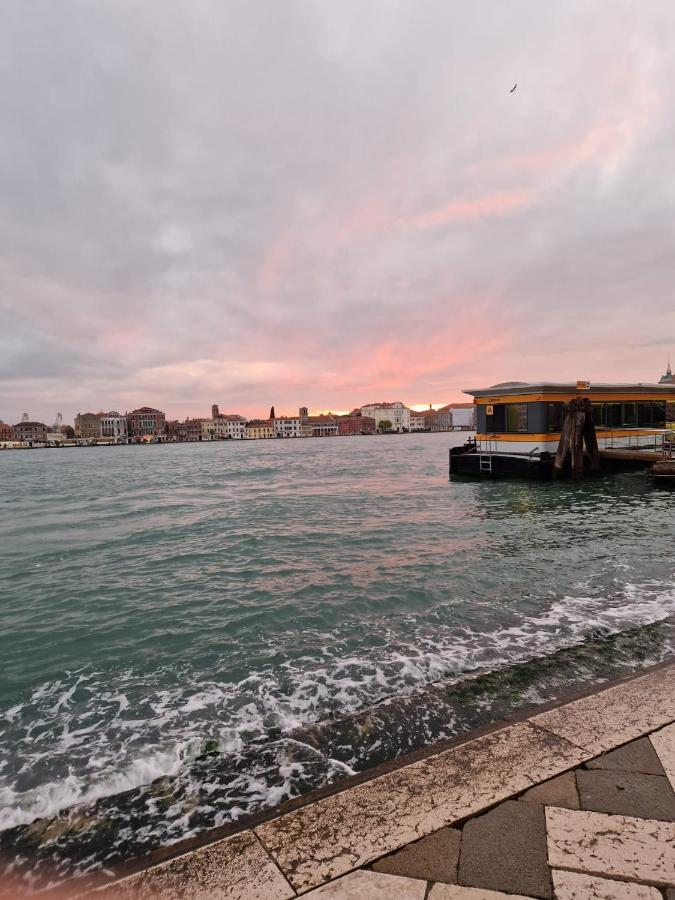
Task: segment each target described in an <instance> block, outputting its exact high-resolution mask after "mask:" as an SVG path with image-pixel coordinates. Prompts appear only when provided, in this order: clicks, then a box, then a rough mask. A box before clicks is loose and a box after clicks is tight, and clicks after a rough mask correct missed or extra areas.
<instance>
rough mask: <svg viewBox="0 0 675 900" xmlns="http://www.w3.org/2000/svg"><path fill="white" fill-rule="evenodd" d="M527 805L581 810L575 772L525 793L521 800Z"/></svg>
mask: <svg viewBox="0 0 675 900" xmlns="http://www.w3.org/2000/svg"><path fill="white" fill-rule="evenodd" d="M518 799H519V800H522V801H524V802H526V803H544V804H545V805H546V806H562V807H564V808H565V809H580V808H581V807H580V804H579V794H578V792H577V780H576V776H575V774H574V772H565V773H564V774H563V775H558V776H557V777H556V778H552V779H551V780H550V781H545V782H544V783H543V784H538V785H536V786H535V787H533V788H530V789H529V791H525V793H524V794H522V795H521V796H520V797H519V798H518Z"/></svg>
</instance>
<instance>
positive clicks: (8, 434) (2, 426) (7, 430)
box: [0, 419, 12, 441]
mask: <svg viewBox="0 0 675 900" xmlns="http://www.w3.org/2000/svg"><path fill="white" fill-rule="evenodd" d="M11 440H12V426H11V425H8V424H7V423H6V422H3V421H2V419H0V441H11Z"/></svg>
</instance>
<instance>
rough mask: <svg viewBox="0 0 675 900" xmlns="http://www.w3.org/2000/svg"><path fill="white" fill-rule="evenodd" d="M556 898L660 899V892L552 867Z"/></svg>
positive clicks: (650, 888) (604, 899)
mask: <svg viewBox="0 0 675 900" xmlns="http://www.w3.org/2000/svg"><path fill="white" fill-rule="evenodd" d="M552 875H553V887H554V888H555V896H556V900H662V897H661V892H660V891H659V890H657V889H656V888H654V887H648V885H646V884H635V883H633V882H629V881H610V880H609V879H608V878H598V877H597V876H596V875H583V874H582V873H580V872H564V871H562V870H559V869H554V870H553V872H552Z"/></svg>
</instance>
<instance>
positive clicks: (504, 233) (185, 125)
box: [0, 0, 675, 424]
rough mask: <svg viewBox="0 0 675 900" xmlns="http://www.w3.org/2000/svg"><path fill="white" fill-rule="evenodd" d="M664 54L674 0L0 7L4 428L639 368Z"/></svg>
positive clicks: (645, 342) (663, 152)
mask: <svg viewBox="0 0 675 900" xmlns="http://www.w3.org/2000/svg"><path fill="white" fill-rule="evenodd" d="M673 47H675V6H674V5H673V4H672V3H671V2H669V0H648V2H646V3H644V4H636V3H634V2H629V0H612V2H609V0H597V2H594V3H588V2H586V0H551V2H549V3H546V4H542V3H540V2H536V0H513V2H510V3H509V4H493V5H489V6H488V5H474V7H471V8H470V7H468V6H467V5H466V4H460V3H456V2H451V0H425V2H423V3H421V4H416V3H412V2H410V0H407V2H404V0H369V2H368V3H363V2H362V0H342V2H340V3H335V2H329V0H288V2H284V3H275V2H273V0H267V2H262V0H250V2H246V3H244V2H240V0H236V2H235V0H191V2H189V3H187V2H174V0H142V2H141V0H93V2H92V0H70V2H68V3H65V4H56V3H53V2H52V0H33V2H31V3H26V2H25V0H4V2H3V12H2V28H1V29H0V73H1V74H2V77H1V78H0V116H1V117H2V122H3V128H2V134H1V135H0V419H3V420H4V421H8V422H14V421H19V419H20V417H21V414H22V413H23V412H24V411H27V412H29V413H30V415H31V417H32V418H34V419H38V420H41V421H45V422H47V423H48V424H49V423H51V422H53V421H54V418H55V416H56V413H57V412H62V413H63V414H64V419H65V420H66V421H72V419H73V417H74V415H75V414H76V413H77V412H78V411H80V412H87V411H97V410H100V409H105V410H106V411H107V410H109V409H118V410H120V411H122V412H123V411H125V410H131V409H133V408H135V407H138V406H140V405H144V404H147V405H151V406H156V407H159V408H161V409H163V410H165V411H166V413H167V415H169V416H171V417H172V418H181V419H182V418H184V417H185V416H186V415H190V416H193V415H194V416H197V415H204V416H207V415H209V413H210V406H211V404H212V403H218V404H219V405H220V408H221V410H223V411H227V412H241V413H242V414H244V415H260V414H263V415H266V413H267V411H268V410H269V407H270V406H271V405H272V404H274V405H275V407H276V409H277V410H278V411H279V412H281V411H285V412H295V411H296V410H297V408H298V406H299V405H306V406H308V407H310V408H311V409H313V410H316V411H318V410H327V409H329V408H332V409H333V410H350V409H352V408H353V407H354V406H355V405H361V404H364V403H368V402H372V401H380V400H403V401H404V402H406V403H408V404H409V405H414V406H426V405H427V404H428V403H429V402H431V403H433V404H434V405H436V406H438V405H442V404H445V403H448V402H466V401H467V400H468V399H469V398H467V397H466V396H465V395H462V393H461V390H462V388H466V387H476V386H482V385H489V384H493V383H495V382H500V381H505V380H523V381H525V380H538V379H545V380H565V381H575V380H576V379H577V378H583V379H590V380H591V381H658V378H659V376H660V375H661V374H663V372H664V371H665V366H666V361H667V357H668V354H669V353H670V354H671V357H674V356H675V292H674V289H673V285H675V254H674V253H673V247H675V169H674V168H673V146H675V53H673ZM515 82H517V83H518V89H517V90H516V91H515V92H514V93H510V90H511V88H512V86H513V84H514V83H515Z"/></svg>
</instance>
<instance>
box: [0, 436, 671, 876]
mask: <svg viewBox="0 0 675 900" xmlns="http://www.w3.org/2000/svg"><path fill="white" fill-rule="evenodd" d="M459 440H460V438H459V436H457V435H447V434H428V435H427V434H425V435H403V436H391V437H390V436H382V437H371V438H353V439H347V438H342V439H322V440H306V441H259V442H236V443H235V442H232V443H230V442H223V443H215V444H202V445H194V444H192V445H175V446H170V445H165V446H150V447H114V448H113V447H110V448H108V447H101V448H91V449H68V450H62V451H49V450H44V451H38V450H36V451H30V452H6V453H1V454H0V512H1V515H0V603H1V609H2V617H1V621H0V659H1V660H2V678H1V680H0V830H1V831H2V833H1V834H0V850H2V853H3V854H4V855H3V859H4V861H5V864H6V865H7V866H8V867H9V868H12V867H14V868H15V870H18V869H20V870H21V872H22V874H23V875H25V877H28V878H33V877H36V873H37V874H39V873H40V872H42V870H43V869H44V871H45V872H48V874H49V878H51V879H52V880H58V878H61V877H65V876H66V875H69V874H71V873H72V872H83V871H89V870H92V869H96V868H97V867H99V866H101V865H103V864H105V865H109V864H111V863H114V862H116V861H118V860H120V859H124V858H126V857H128V856H133V855H137V854H138V853H140V852H143V851H145V850H147V849H149V848H152V847H154V846H157V845H159V844H166V843H169V842H172V841H175V840H178V839H180V838H182V837H185V836H186V835H190V834H193V833H195V832H197V831H199V830H202V829H204V828H207V827H210V826H213V825H221V824H224V823H227V822H230V821H235V820H236V819H237V818H238V817H240V816H242V815H244V814H246V813H250V812H254V811H256V810H259V809H261V808H264V807H266V806H271V805H274V804H276V803H279V802H281V801H283V800H285V799H288V798H289V797H290V796H294V795H296V794H298V793H302V792H303V791H306V790H310V789H312V788H314V787H317V786H320V785H322V784H325V783H328V782H330V781H333V780H336V779H339V778H342V777H344V776H345V775H347V774H350V773H351V772H354V771H358V770H362V769H364V768H367V767H368V766H371V765H373V764H376V763H378V762H381V761H383V760H386V759H391V758H392V757H395V756H398V755H400V754H402V753H404V752H407V751H408V750H410V749H414V748H416V747H418V746H421V745H423V744H424V743H429V742H431V741H433V740H437V739H439V738H440V737H447V736H450V735H453V734H456V733H459V732H461V731H463V730H466V729H467V728H470V727H472V726H474V725H475V724H477V723H478V722H480V721H485V720H489V719H490V718H495V717H496V716H497V715H499V714H501V713H502V712H503V711H504V710H505V709H511V708H514V707H517V706H518V705H522V704H524V703H530V702H536V701H537V700H542V699H547V698H548V697H550V696H554V695H555V694H556V693H559V692H560V691H561V690H562V689H563V688H565V687H569V686H575V685H581V684H587V683H589V682H597V681H601V680H603V679H605V678H607V677H609V676H611V675H613V674H617V673H620V672H625V671H631V670H634V669H637V668H640V667H642V666H645V665H649V664H651V663H654V662H657V661H659V660H661V659H664V658H667V657H669V656H672V655H673V651H674V648H675V640H674V638H673V631H674V626H673V622H674V620H675V554H673V545H674V539H675V517H674V516H673V505H672V504H673V495H672V494H671V493H669V492H667V491H659V490H656V489H654V488H652V487H651V486H650V485H649V483H648V482H647V480H646V479H645V476H644V473H640V472H636V473H630V474H621V475H616V476H613V477H611V478H610V477H608V478H605V479H602V480H599V481H593V482H585V483H581V484H572V483H570V482H563V483H560V484H558V483H551V484H539V483H534V482H531V483H530V482H515V481H513V482H506V481H504V482H452V483H449V482H448V478H447V449H448V447H449V446H450V445H451V444H452V443H457V442H459ZM471 674H473V675H476V674H478V675H480V677H479V678H477V679H476V678H474V679H473V680H470V681H467V677H468V676H469V675H471ZM430 686H432V687H430ZM151 783H152V784H151ZM64 810H67V812H65V814H63V815H62V816H61V818H60V819H58V818H57V819H54V818H53V817H54V816H56V815H57V814H58V813H63V811H64ZM36 818H41V819H43V821H42V822H41V823H37V824H33V825H31V824H30V823H33V822H34V820H35V819H36ZM59 822H60V823H61V824H59ZM63 822H66V823H67V827H66V826H64V825H63ZM102 823H104V825H105V827H103V825H102ZM3 829H4V830H3ZM8 860H9V862H7V861H8ZM17 860H18V862H17Z"/></svg>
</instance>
